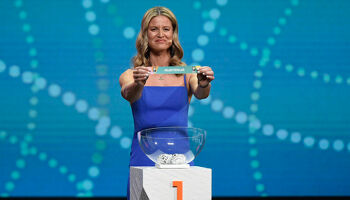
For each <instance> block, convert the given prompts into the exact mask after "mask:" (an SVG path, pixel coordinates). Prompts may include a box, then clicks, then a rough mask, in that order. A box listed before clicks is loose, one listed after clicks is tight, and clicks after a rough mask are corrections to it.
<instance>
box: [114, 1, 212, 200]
mask: <svg viewBox="0 0 350 200" xmlns="http://www.w3.org/2000/svg"><path fill="white" fill-rule="evenodd" d="M136 48H137V55H136V56H135V57H134V58H133V65H134V67H133V69H128V70H126V71H125V72H124V73H123V74H122V75H121V76H120V78H119V83H120V86H121V94H122V96H123V97H124V98H125V99H126V100H127V101H129V102H130V105H131V108H132V113H133V117H134V137H133V141H132V146H131V153H130V164H129V165H130V166H154V162H153V161H151V160H150V159H149V158H148V157H147V156H146V155H145V154H144V153H143V152H142V150H141V148H140V146H139V144H138V141H137V135H136V133H137V132H138V131H140V130H143V129H147V128H154V127H166V126H182V127H187V121H188V120H187V118H188V106H189V102H190V101H191V97H192V95H194V96H195V97H196V98H198V99H204V98H206V97H208V96H209V92H210V88H211V84H210V82H211V81H212V80H214V72H213V70H212V69H211V68H210V67H201V68H199V70H198V71H199V73H198V74H187V75H178V74H150V72H151V70H150V68H149V66H160V67H161V66H179V65H185V63H183V62H182V61H181V59H182V57H183V50H182V47H181V45H180V42H179V38H178V24H177V20H176V18H175V15H174V14H173V13H172V12H171V11H170V10H169V9H168V8H165V7H154V8H151V9H149V10H148V11H147V12H146V13H145V15H144V16H143V19H142V23H141V30H140V33H139V35H138V37H137V40H136ZM128 197H129V189H128Z"/></svg>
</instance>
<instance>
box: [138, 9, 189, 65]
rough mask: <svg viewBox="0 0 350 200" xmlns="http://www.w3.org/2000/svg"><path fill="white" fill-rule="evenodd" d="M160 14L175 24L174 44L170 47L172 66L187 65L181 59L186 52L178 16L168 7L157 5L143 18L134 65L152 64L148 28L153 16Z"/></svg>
mask: <svg viewBox="0 0 350 200" xmlns="http://www.w3.org/2000/svg"><path fill="white" fill-rule="evenodd" d="M159 15H162V16H165V17H167V18H169V20H170V21H171V24H172V26H173V38H172V40H173V44H172V45H171V47H170V66H175V65H186V64H185V63H184V62H182V61H181V59H182V57H183V54H184V52H183V49H182V47H181V45H180V42H179V34H178V24H177V20H176V17H175V15H174V13H172V12H171V11H170V10H169V9H168V8H166V7H159V6H157V7H153V8H151V9H149V10H147V12H146V13H145V15H144V16H143V18H142V22H141V30H140V32H139V34H138V36H137V39H136V49H137V55H136V56H134V57H133V58H132V62H133V66H134V67H138V66H151V65H152V63H151V61H150V57H149V56H150V48H149V46H148V37H147V30H148V26H149V23H150V21H151V20H152V19H153V17H156V16H159Z"/></svg>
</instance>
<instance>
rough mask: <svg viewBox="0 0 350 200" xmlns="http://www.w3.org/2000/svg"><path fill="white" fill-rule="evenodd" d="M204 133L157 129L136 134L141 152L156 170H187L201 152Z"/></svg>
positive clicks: (178, 129)
mask: <svg viewBox="0 0 350 200" xmlns="http://www.w3.org/2000/svg"><path fill="white" fill-rule="evenodd" d="M205 137H206V131H205V130H203V129H200V128H192V127H157V128H149V129H144V130H142V131H139V132H137V138H138V141H139V144H140V146H141V149H142V151H143V152H144V153H145V154H146V155H147V157H148V158H149V159H151V160H152V161H153V162H155V163H156V165H155V166H156V167H158V168H188V167H189V163H190V162H191V161H193V160H194V159H195V158H196V156H197V155H198V154H199V153H200V152H201V150H202V149H203V146H204V143H205Z"/></svg>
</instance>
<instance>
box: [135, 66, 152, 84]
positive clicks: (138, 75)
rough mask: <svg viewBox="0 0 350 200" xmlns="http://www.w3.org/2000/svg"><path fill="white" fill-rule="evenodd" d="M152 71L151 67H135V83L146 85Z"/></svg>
mask: <svg viewBox="0 0 350 200" xmlns="http://www.w3.org/2000/svg"><path fill="white" fill-rule="evenodd" d="M150 73H151V69H149V68H148V67H144V66H139V67H135V68H134V69H133V78H134V81H135V83H137V84H141V85H145V84H146V81H147V79H148V77H149V75H150Z"/></svg>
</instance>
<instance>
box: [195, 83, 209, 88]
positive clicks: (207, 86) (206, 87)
mask: <svg viewBox="0 0 350 200" xmlns="http://www.w3.org/2000/svg"><path fill="white" fill-rule="evenodd" d="M209 84H210V83H208V84H206V85H205V86H202V85H201V84H200V83H199V82H198V86H199V87H200V88H207V87H208V86H209Z"/></svg>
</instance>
